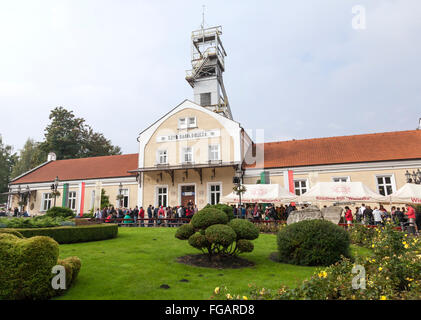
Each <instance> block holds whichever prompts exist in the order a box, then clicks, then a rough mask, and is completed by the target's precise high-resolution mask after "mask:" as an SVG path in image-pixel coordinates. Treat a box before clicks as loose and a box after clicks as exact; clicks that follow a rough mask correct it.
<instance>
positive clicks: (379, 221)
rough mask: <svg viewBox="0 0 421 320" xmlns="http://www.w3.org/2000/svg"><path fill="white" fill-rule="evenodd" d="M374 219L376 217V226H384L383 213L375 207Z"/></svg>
mask: <svg viewBox="0 0 421 320" xmlns="http://www.w3.org/2000/svg"><path fill="white" fill-rule="evenodd" d="M373 217H374V224H375V225H376V226H379V225H382V224H383V219H382V212H381V211H380V210H379V209H377V207H374V210H373Z"/></svg>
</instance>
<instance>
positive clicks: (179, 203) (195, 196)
mask: <svg viewBox="0 0 421 320" xmlns="http://www.w3.org/2000/svg"><path fill="white" fill-rule="evenodd" d="M184 186H194V204H195V205H198V204H197V183H195V182H190V183H188V182H186V183H179V184H178V205H179V206H181V187H184Z"/></svg>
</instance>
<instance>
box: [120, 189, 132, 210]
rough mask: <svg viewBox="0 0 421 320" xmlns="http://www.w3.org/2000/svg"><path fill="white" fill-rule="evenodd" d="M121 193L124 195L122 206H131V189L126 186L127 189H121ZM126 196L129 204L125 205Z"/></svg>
mask: <svg viewBox="0 0 421 320" xmlns="http://www.w3.org/2000/svg"><path fill="white" fill-rule="evenodd" d="M121 194H122V195H123V196H124V198H123V199H122V202H123V205H122V208H127V209H129V208H130V189H128V188H125V189H121ZM125 198H127V206H124V200H125Z"/></svg>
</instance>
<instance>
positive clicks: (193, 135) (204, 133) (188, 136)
mask: <svg viewBox="0 0 421 320" xmlns="http://www.w3.org/2000/svg"><path fill="white" fill-rule="evenodd" d="M220 135H221V132H220V130H219V129H213V130H199V131H192V132H186V133H180V134H172V135H167V136H157V137H156V142H171V141H182V140H194V139H204V138H216V137H219V136H220Z"/></svg>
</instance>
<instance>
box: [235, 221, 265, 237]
mask: <svg viewBox="0 0 421 320" xmlns="http://www.w3.org/2000/svg"><path fill="white" fill-rule="evenodd" d="M228 225H229V226H230V227H231V228H233V229H234V231H235V233H236V234H237V240H239V239H247V240H254V239H257V238H258V237H259V229H258V228H257V227H256V226H255V225H254V224H253V223H251V222H250V221H248V220H245V219H233V220H231V221H230V222H228Z"/></svg>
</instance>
